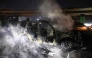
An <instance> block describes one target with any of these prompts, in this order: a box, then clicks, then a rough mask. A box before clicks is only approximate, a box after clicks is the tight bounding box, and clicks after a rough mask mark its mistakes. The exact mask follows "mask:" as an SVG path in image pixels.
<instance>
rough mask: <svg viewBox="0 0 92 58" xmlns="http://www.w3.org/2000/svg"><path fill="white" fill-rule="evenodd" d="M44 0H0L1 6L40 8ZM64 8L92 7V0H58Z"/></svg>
mask: <svg viewBox="0 0 92 58" xmlns="http://www.w3.org/2000/svg"><path fill="white" fill-rule="evenodd" d="M42 1H43V0H0V8H9V9H22V10H23V9H25V10H27V9H38V7H39V6H40V4H41V3H42ZM56 2H57V3H58V4H59V5H60V6H61V7H62V8H75V7H76V8H81V7H92V2H91V0H56Z"/></svg>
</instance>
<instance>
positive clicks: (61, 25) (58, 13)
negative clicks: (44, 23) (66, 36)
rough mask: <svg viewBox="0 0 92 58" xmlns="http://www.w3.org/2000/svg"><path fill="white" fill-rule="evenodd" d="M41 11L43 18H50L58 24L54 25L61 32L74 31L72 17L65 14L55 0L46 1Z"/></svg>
mask: <svg viewBox="0 0 92 58" xmlns="http://www.w3.org/2000/svg"><path fill="white" fill-rule="evenodd" d="M39 9H40V12H41V15H42V16H43V17H46V18H50V19H51V20H53V21H55V22H56V23H55V24H54V25H53V26H54V27H55V28H56V29H59V30H60V31H65V30H71V29H72V27H73V20H72V18H71V16H70V15H68V14H64V13H63V11H62V9H61V7H60V6H59V5H58V3H56V1H55V0H44V2H43V3H42V5H41V6H40V7H39Z"/></svg>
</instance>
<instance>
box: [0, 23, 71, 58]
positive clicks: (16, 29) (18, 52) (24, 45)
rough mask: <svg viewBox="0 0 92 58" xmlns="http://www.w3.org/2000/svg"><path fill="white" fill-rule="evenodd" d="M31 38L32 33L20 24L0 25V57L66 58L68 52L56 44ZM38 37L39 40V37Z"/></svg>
mask: <svg viewBox="0 0 92 58" xmlns="http://www.w3.org/2000/svg"><path fill="white" fill-rule="evenodd" d="M32 39H34V37H33V35H32V34H29V33H28V32H27V30H26V29H25V28H23V27H21V26H13V25H9V26H8V27H2V26H0V58H46V57H47V58H66V57H67V56H68V53H67V52H63V51H62V48H61V47H60V46H58V45H54V44H53V43H47V42H43V43H41V42H39V40H38V39H37V40H35V41H34V40H32ZM39 39H40V41H41V37H40V38H39ZM52 44H53V45H52ZM69 57H70V56H69Z"/></svg>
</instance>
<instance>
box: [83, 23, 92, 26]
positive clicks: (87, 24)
mask: <svg viewBox="0 0 92 58" xmlns="http://www.w3.org/2000/svg"><path fill="white" fill-rule="evenodd" d="M84 25H86V26H91V25H92V23H85V24H84Z"/></svg>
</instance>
